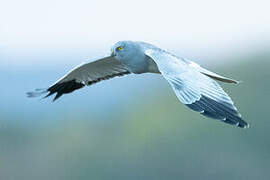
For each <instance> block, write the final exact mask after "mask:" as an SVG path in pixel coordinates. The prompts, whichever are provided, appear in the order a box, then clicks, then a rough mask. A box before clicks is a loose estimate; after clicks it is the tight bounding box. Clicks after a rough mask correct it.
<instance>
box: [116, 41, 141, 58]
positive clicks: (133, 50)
mask: <svg viewBox="0 0 270 180" xmlns="http://www.w3.org/2000/svg"><path fill="white" fill-rule="evenodd" d="M137 50H138V47H137V44H136V43H135V42H132V41H119V42H117V43H116V44H114V45H113V47H112V49H111V55H112V56H114V57H115V58H116V59H117V60H119V61H122V62H124V61H129V60H131V59H132V57H134V56H135V55H136V54H137Z"/></svg>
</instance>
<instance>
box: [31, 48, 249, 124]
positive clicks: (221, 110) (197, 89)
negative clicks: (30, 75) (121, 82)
mask: <svg viewBox="0 0 270 180" xmlns="http://www.w3.org/2000/svg"><path fill="white" fill-rule="evenodd" d="M143 45H144V44H143ZM144 53H145V56H146V57H148V58H150V59H151V60H153V63H151V64H152V65H153V64H155V66H157V67H154V68H153V67H151V68H149V69H158V72H159V73H160V74H161V75H162V76H163V77H164V78H165V79H166V80H167V81H168V82H169V84H170V85H171V87H172V88H173V90H174V92H175V94H176V96H177V97H178V99H179V100H180V101H181V102H182V103H183V104H185V105H186V106H187V107H189V108H190V109H192V110H194V111H196V112H199V113H201V114H202V115H204V116H207V117H210V118H213V119H219V120H221V121H223V122H225V123H228V124H232V125H236V126H238V127H241V128H245V127H248V124H247V123H246V122H245V121H244V120H243V119H242V118H241V115H240V114H239V113H238V111H237V109H236V107H235V106H234V104H233V102H232V100H231V98H230V97H229V96H228V95H227V94H226V93H225V92H224V91H223V89H222V88H221V87H220V85H219V84H218V83H217V82H216V81H215V80H219V81H222V82H226V83H238V81H235V80H233V79H230V78H226V77H223V76H220V75H218V74H215V73H213V72H211V71H208V70H206V69H204V68H202V67H200V66H199V65H198V64H196V63H194V62H192V61H189V60H186V59H179V58H177V57H176V56H173V55H172V54H170V53H167V52H165V51H162V50H160V49H154V48H148V49H147V50H145V49H144ZM135 60H136V59H135ZM135 60H134V61H135ZM149 72H151V71H149ZM131 73H133V72H132V69H130V67H129V66H128V65H127V64H125V63H121V62H120V61H118V60H117V59H116V57H115V56H109V57H105V58H102V59H100V60H97V61H94V62H90V63H85V64H82V65H79V66H78V67H76V68H74V69H72V70H71V71H70V72H69V73H68V74H67V75H65V76H64V77H63V78H61V79H60V80H58V81H57V82H56V83H54V84H53V85H52V86H50V87H49V88H48V89H45V90H40V89H38V90H37V91H35V92H29V93H27V94H28V97H36V96H40V95H41V94H43V93H48V94H47V95H46V96H45V97H49V96H51V95H53V94H56V95H55V97H54V99H53V100H54V101H55V100H56V99H58V98H60V97H61V96H62V95H63V94H68V93H71V92H73V91H75V90H77V89H80V88H82V87H84V86H90V85H93V84H95V83H97V82H100V81H102V80H107V79H111V78H114V77H120V76H124V75H127V74H131ZM153 73H157V70H154V71H153ZM213 79H215V80H213Z"/></svg>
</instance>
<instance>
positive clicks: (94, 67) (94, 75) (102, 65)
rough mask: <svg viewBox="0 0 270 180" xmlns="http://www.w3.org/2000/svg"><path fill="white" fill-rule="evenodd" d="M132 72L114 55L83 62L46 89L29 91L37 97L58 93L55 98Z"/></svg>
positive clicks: (31, 95)
mask: <svg viewBox="0 0 270 180" xmlns="http://www.w3.org/2000/svg"><path fill="white" fill-rule="evenodd" d="M126 74H130V71H129V70H128V68H127V67H126V66H125V65H123V64H122V63H120V62H119V61H117V60H116V59H114V57H111V56H109V57H105V58H102V59H100V60H97V61H94V62H90V63H84V64H81V65H79V66H77V67H75V68H74V69H72V70H71V71H70V72H69V73H68V74H66V75H65V76H64V77H62V78H61V79H59V80H58V81H57V82H56V83H54V84H53V85H52V86H50V87H49V88H48V89H46V90H39V89H37V90H36V91H35V92H28V93H27V95H28V97H36V96H39V95H41V94H43V93H46V92H48V95H47V96H45V97H48V96H51V95H53V94H55V93H56V96H55V97H54V100H56V99H58V98H59V97H60V96H62V95H63V94H67V93H71V92H73V91H74V90H77V89H80V88H82V87H84V86H86V85H88V86H89V85H92V84H94V83H97V82H100V81H102V80H107V79H110V78H113V77H116V76H123V75H126Z"/></svg>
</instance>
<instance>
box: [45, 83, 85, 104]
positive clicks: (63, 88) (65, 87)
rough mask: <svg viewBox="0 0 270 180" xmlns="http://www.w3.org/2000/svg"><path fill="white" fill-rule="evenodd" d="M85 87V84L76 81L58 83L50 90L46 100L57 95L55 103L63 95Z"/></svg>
mask: <svg viewBox="0 0 270 180" xmlns="http://www.w3.org/2000/svg"><path fill="white" fill-rule="evenodd" d="M83 86H84V84H83V83H79V82H76V80H75V79H74V80H71V81H66V82H62V83H57V84H55V85H53V86H51V87H50V88H48V90H47V92H49V93H48V94H47V95H46V96H45V97H44V98H47V97H49V96H51V95H53V94H55V93H56V96H55V97H54V98H53V102H54V101H56V100H57V99H58V98H60V97H61V96H62V95H63V94H68V93H71V92H73V91H75V90H76V89H80V88H82V87H83Z"/></svg>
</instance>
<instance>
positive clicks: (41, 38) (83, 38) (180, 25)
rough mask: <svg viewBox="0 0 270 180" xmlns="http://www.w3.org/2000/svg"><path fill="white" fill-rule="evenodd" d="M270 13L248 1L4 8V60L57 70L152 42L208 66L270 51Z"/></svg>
mask: <svg viewBox="0 0 270 180" xmlns="http://www.w3.org/2000/svg"><path fill="white" fill-rule="evenodd" d="M269 5H270V3H269V1H247V0H245V1H242V0H239V1H233V0H227V1H211V0H204V1H195V0H190V1H173V0H166V1H156V0H148V1H144V0H136V1H127V0H113V1H105V0H90V1H86V0H77V1H68V0H56V1H55V0H47V1H40V0H25V1H20V0H9V1H4V2H2V3H1V6H0V58H1V56H2V58H1V59H2V60H1V61H2V62H4V64H8V65H19V66H22V65H29V64H33V63H36V64H40V63H51V62H55V59H54V58H51V57H53V56H60V57H63V58H61V59H60V60H59V61H60V62H61V63H64V62H65V60H64V59H65V58H64V57H65V55H66V56H69V57H72V56H74V57H76V58H80V60H79V59H78V60H77V61H76V62H80V61H83V60H84V59H86V58H89V56H92V55H93V56H97V57H98V56H102V55H103V54H104V53H108V51H109V50H110V47H111V46H112V45H113V43H115V42H117V41H119V40H140V41H146V42H150V43H153V44H155V45H157V46H159V47H161V48H164V49H167V50H170V51H172V52H177V53H178V52H179V53H181V55H183V56H188V57H195V58H200V57H201V58H202V59H204V58H207V57H209V56H214V55H227V56H230V54H235V53H239V54H244V53H246V52H247V51H249V52H256V51H258V50H260V51H261V50H267V49H269V44H270V18H269V17H270V13H269V7H270V6H269ZM79 54H81V55H79ZM41 56H43V57H44V56H46V57H47V56H48V58H40V57H41ZM71 59H72V58H71ZM74 61H75V60H74Z"/></svg>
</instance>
